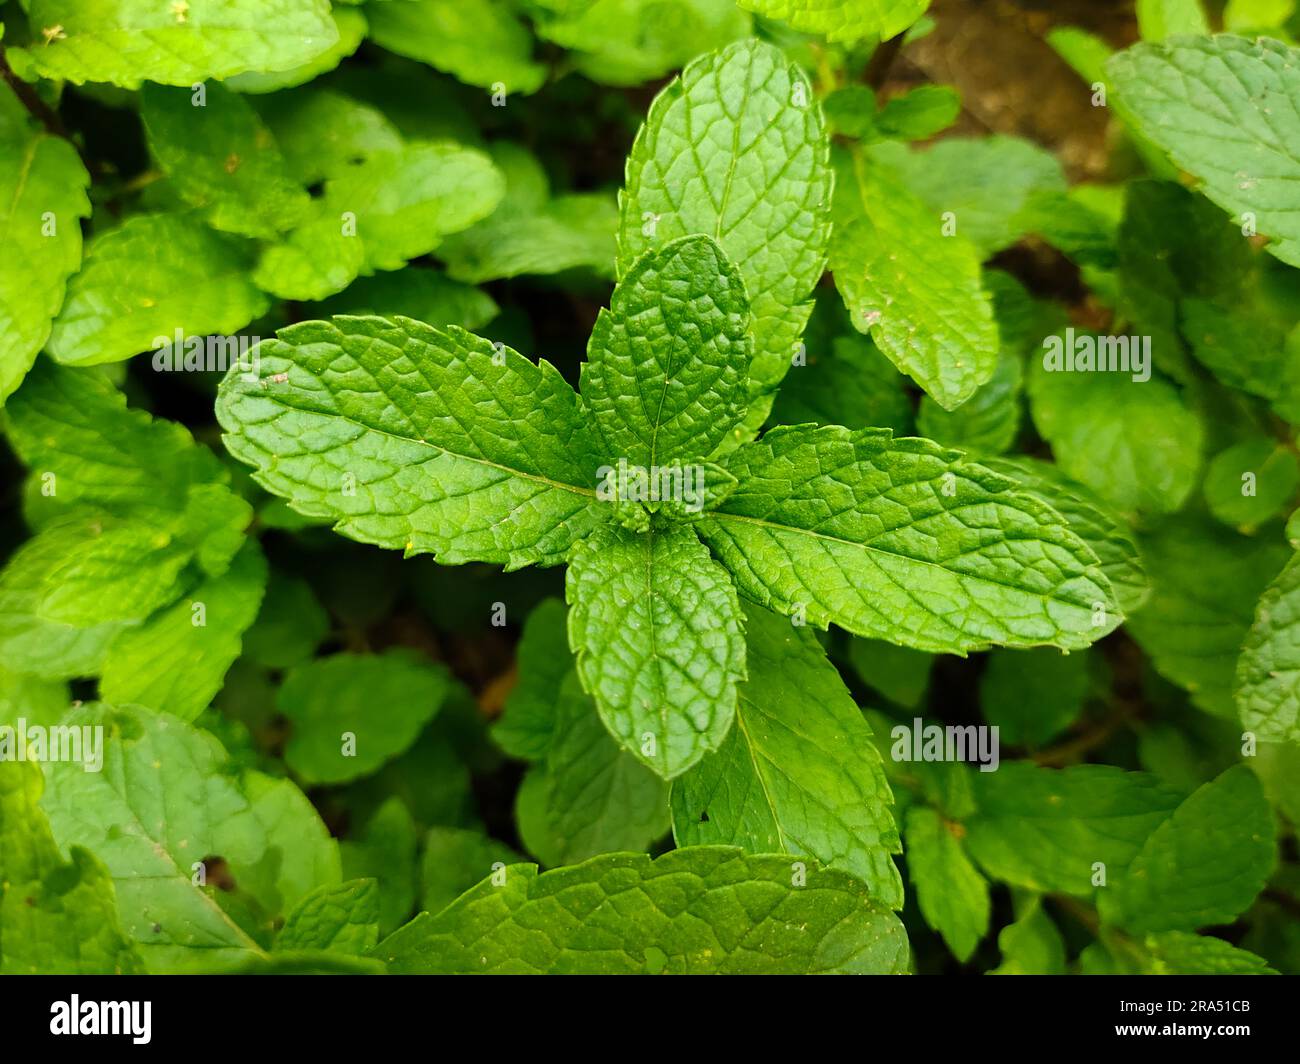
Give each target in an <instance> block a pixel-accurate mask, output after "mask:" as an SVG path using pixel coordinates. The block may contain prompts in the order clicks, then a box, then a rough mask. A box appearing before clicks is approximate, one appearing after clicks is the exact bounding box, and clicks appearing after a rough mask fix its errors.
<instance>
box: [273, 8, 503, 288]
mask: <svg viewBox="0 0 1300 1064" xmlns="http://www.w3.org/2000/svg"><path fill="white" fill-rule="evenodd" d="M401 2H402V0H388V6H392V5H394V4H398V3H401ZM504 192H505V182H504V181H503V179H502V177H501V174H500V173H499V172H498V170H497V169H496V167H495V166H493V165H492V162H491V160H490V159H489V158H488V157H487V156H486V155H485V154H483V152H480V151H477V150H475V149H473V148H463V147H461V146H460V145H458V144H453V143H451V142H450V141H440V142H430V143H418V142H417V143H412V144H408V145H406V146H404V147H403V148H402V149H401V150H400V151H390V152H383V153H376V154H374V155H371V156H369V157H366V158H363V159H362V161H361V162H360V163H359V164H357V165H356V166H351V167H349V168H347V169H346V170H343V171H341V172H340V173H339V174H337V175H335V176H332V177H331V178H330V179H329V180H328V181H326V183H325V190H324V194H323V195H322V196H321V197H320V198H319V199H316V200H314V201H313V209H312V211H311V212H310V213H309V214H308V216H307V218H306V219H305V220H304V221H303V223H302V224H301V225H299V226H298V228H296V229H294V230H293V232H291V233H290V234H289V235H288V236H287V237H286V238H285V240H284V241H283V242H282V243H279V244H274V245H272V246H270V247H268V248H266V249H265V250H264V251H263V252H262V257H261V260H260V261H259V262H258V265H257V269H256V270H255V271H254V272H253V280H254V281H255V282H256V283H257V284H258V285H259V286H260V287H261V288H263V289H264V290H265V291H267V292H271V293H272V294H274V295H277V296H279V297H280V298H281V299H293V300H299V299H324V298H325V297H326V296H330V295H333V294H334V293H335V292H339V291H341V290H342V289H344V288H346V287H347V286H348V284H349V283H351V281H352V280H353V279H354V278H355V277H357V276H358V275H359V274H363V275H364V274H371V273H374V272H375V271H376V270H396V269H400V268H401V267H402V266H405V265H406V263H407V262H408V261H409V260H411V259H414V258H418V257H419V256H421V255H427V254H428V253H429V252H431V251H433V250H434V249H435V248H436V247H438V245H439V244H440V243H441V242H442V238H443V237H444V236H446V235H447V234H448V233H455V232H458V231H460V230H461V229H466V228H468V227H469V226H471V225H473V224H474V223H475V222H477V221H479V220H480V219H482V218H485V217H487V216H488V215H489V214H491V213H492V210H493V209H494V208H495V207H496V205H497V204H498V203H499V202H500V201H501V197H502V195H503V194H504Z"/></svg>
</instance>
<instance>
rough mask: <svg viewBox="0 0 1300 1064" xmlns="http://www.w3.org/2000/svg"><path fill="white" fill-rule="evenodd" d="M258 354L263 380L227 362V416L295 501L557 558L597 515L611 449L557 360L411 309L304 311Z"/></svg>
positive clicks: (366, 529)
mask: <svg viewBox="0 0 1300 1064" xmlns="http://www.w3.org/2000/svg"><path fill="white" fill-rule="evenodd" d="M258 352H259V354H260V357H261V365H262V371H263V375H262V380H261V381H259V382H257V383H250V382H248V381H245V380H243V379H242V375H240V374H238V373H231V374H230V375H228V376H227V377H226V379H225V381H223V383H222V385H221V390H220V393H219V395H218V398H217V418H218V420H219V421H220V422H221V425H222V427H223V428H224V429H225V430H226V433H227V434H226V436H225V443H226V448H227V449H228V450H229V451H230V453H231V454H232V455H234V456H235V457H236V458H238V459H240V460H241V461H243V462H246V463H248V464H249V465H252V466H254V467H256V472H255V473H254V474H253V475H254V478H255V479H256V480H257V482H258V483H259V484H261V485H262V486H263V487H265V488H266V489H267V490H268V491H271V492H273V493H275V494H277V495H281V496H284V497H285V498H287V499H288V500H289V501H290V503H291V505H292V506H293V508H294V509H295V510H297V511H298V512H300V513H303V514H306V515H308V516H312V517H328V518H332V519H334V520H335V521H336V522H337V523H336V524H335V528H336V530H337V531H339V532H342V533H343V534H344V535H347V536H350V537H352V538H353V539H357V540H360V541H361V542H363V543H374V544H377V545H379V546H382V547H388V548H391V549H403V548H404V549H405V550H406V552H407V554H420V553H429V552H435V553H436V554H437V555H438V560H439V561H440V562H443V563H444V564H447V565H453V564H457V563H460V562H465V561H491V562H496V563H498V564H506V565H508V566H509V567H510V568H519V567H520V566H523V565H527V564H529V563H532V562H541V563H545V564H554V563H556V562H558V561H560V560H561V559H562V558H563V557H564V554H565V553H566V551H567V550H568V548H569V547H570V546H571V545H572V544H573V543H574V541H575V540H577V539H578V538H580V537H581V536H583V535H585V534H587V533H588V532H589V531H590V530H591V529H592V528H593V527H595V525H596V523H597V510H596V503H595V495H596V492H595V485H596V482H597V479H596V468H597V466H598V465H599V459H598V458H597V456H596V451H595V447H594V444H593V442H592V438H591V434H590V430H589V429H588V428H587V426H586V423H585V421H584V419H583V415H582V412H581V408H580V406H579V401H578V397H577V395H575V394H574V392H573V390H572V389H571V388H570V387H569V386H568V384H566V383H565V381H564V379H563V378H562V377H561V376H560V375H559V373H558V372H557V371H556V370H555V368H554V367H553V366H551V365H550V364H549V363H547V362H542V363H540V364H538V363H533V362H530V361H529V360H528V359H526V358H524V357H523V356H522V355H519V354H516V353H515V352H514V351H511V350H510V349H509V348H506V347H503V348H501V350H500V352H499V353H498V351H497V350H496V349H495V348H494V347H493V345H491V344H489V343H488V342H487V341H486V340H480V339H479V338H478V337H476V336H473V335H471V334H469V333H466V332H463V331H462V330H460V329H455V328H451V329H447V330H445V331H441V330H437V329H433V328H430V327H429V326H426V325H422V324H420V323H419V322H415V321H410V320H408V319H404V318H403V319H398V321H397V322H388V321H385V320H383V319H382V318H346V317H345V318H335V319H333V321H329V322H325V321H313V322H302V323H299V324H298V325H293V326H290V327H289V328H287V329H282V330H281V331H280V333H279V339H278V340H271V341H266V342H264V343H263V344H262V345H261V346H260V347H259V348H258ZM277 378H278V379H277ZM263 384H265V385H266V386H265V387H263Z"/></svg>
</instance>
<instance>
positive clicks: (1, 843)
mask: <svg viewBox="0 0 1300 1064" xmlns="http://www.w3.org/2000/svg"><path fill="white" fill-rule="evenodd" d="M43 789H44V780H43V778H42V776H41V769H40V767H39V766H38V765H36V764H34V763H33V762H30V761H14V760H12V759H10V758H6V759H4V760H0V973H4V974H6V975H16V974H19V973H22V974H32V973H41V974H50V973H61V974H67V975H92V974H104V975H119V974H127V975H133V974H136V973H139V972H141V971H143V965H142V964H141V962H140V957H139V955H138V954H137V953H136V951H135V948H134V946H133V945H132V944H131V941H130V939H128V938H127V937H126V935H125V934H123V932H122V926H121V924H120V922H119V921H118V916H117V901H116V898H115V897H114V894H113V881H112V879H110V878H109V875H108V873H107V872H106V871H105V869H104V866H103V864H101V863H100V861H99V860H97V859H96V858H95V857H94V856H93V855H92V854H90V853H89V852H87V851H86V850H84V849H82V848H81V847H80V846H73V847H72V848H71V850H70V854H69V855H70V857H71V861H70V862H67V863H65V862H64V860H63V857H62V855H61V854H60V852H59V847H58V846H57V845H56V844H55V842H54V838H53V837H52V836H51V834H50V825H49V822H48V821H47V820H46V817H45V814H44V813H43V812H42V811H41V809H40V806H39V805H38V804H37V803H38V801H39V799H40V797H41V791H42V790H43Z"/></svg>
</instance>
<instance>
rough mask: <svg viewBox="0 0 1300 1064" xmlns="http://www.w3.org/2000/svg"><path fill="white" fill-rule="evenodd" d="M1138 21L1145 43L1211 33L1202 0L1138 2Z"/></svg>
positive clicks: (1143, 0) (1152, 0)
mask: <svg viewBox="0 0 1300 1064" xmlns="http://www.w3.org/2000/svg"><path fill="white" fill-rule="evenodd" d="M1137 20H1138V32H1139V33H1140V34H1141V35H1142V39H1143V40H1144V41H1163V40H1165V39H1166V38H1167V37H1176V36H1182V35H1185V34H1189V33H1209V32H1210V26H1209V23H1208V22H1206V20H1205V12H1204V11H1202V10H1201V0H1137Z"/></svg>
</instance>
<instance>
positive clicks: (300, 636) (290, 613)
mask: <svg viewBox="0 0 1300 1064" xmlns="http://www.w3.org/2000/svg"><path fill="white" fill-rule="evenodd" d="M261 602H262V606H261V610H260V612H259V613H258V614H257V617H256V619H255V621H254V623H253V625H252V627H250V628H248V630H247V634H246V636H245V638H244V656H245V657H246V658H248V659H249V660H250V661H255V662H257V663H258V664H259V665H265V666H267V668H271V669H287V668H289V667H290V666H293V665H297V664H299V663H301V662H303V661H305V660H306V659H308V658H310V657H312V656H313V655H314V654H315V652H316V648H317V647H319V646H320V645H321V643H322V642H323V641H324V640H325V637H326V636H327V635H328V634H329V631H330V617H329V614H328V613H326V612H325V610H324V608H323V607H322V606H321V604H320V603H319V602H317V601H316V596H315V595H314V594H313V593H312V590H311V585H310V584H308V583H307V581H305V580H302V579H300V578H299V577H296V576H289V575H288V574H286V573H284V572H283V571H281V570H279V569H274V570H272V571H271V576H270V580H269V582H267V583H266V594H265V596H264V597H263V598H262V600H261ZM246 627H247V626H246Z"/></svg>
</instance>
